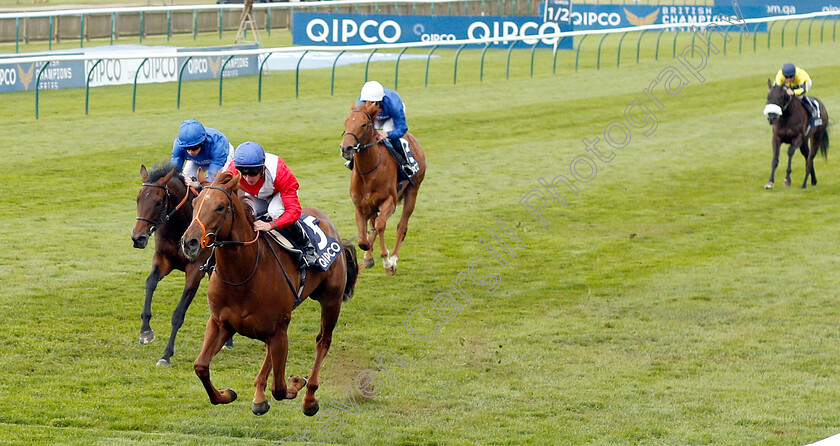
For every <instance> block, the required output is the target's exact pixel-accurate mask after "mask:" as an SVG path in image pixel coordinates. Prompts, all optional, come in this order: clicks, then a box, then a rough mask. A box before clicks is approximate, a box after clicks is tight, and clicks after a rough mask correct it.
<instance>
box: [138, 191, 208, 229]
mask: <svg viewBox="0 0 840 446" xmlns="http://www.w3.org/2000/svg"><path fill="white" fill-rule="evenodd" d="M184 185H185V186H186V184H184ZM142 186H143V187H157V188H160V189H163V190H164V193H165V194H166V202H165V204H164V206H163V209H161V210H160V213H159V214H158V218H157V219H156V220H151V219H148V218H145V217H139V216H138V217H137V220H140V221H145V222H147V223H150V224H151V225H152V227H151V229H149V234H152V233H153V232H155V229H157V227H158V226H159V225H162V224H163V223H165V222H167V221H169V219H170V218H172V216H173V215H175V213H176V212H178V209H181V206H183V205H184V203H186V202H187V198H189V196H190V192H192V193H194V194H196V195H198V193H197V192H196V190H195V189H193V188H192V187H189V186H187V191H186V192H185V193H184V199H183V200H181V202H180V203H178V205H177V206H175V208H173V209H172V212H169V208H170V207H171V206H172V195H171V194H170V193H169V186H168V185H166V184H164V185H163V186H161V185H160V184H155V183H143V184H142Z"/></svg>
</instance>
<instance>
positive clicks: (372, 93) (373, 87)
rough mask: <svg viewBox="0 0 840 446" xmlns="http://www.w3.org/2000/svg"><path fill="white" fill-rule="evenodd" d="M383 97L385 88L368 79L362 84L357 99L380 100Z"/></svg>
mask: <svg viewBox="0 0 840 446" xmlns="http://www.w3.org/2000/svg"><path fill="white" fill-rule="evenodd" d="M383 97H385V88H384V87H382V84H380V83H379V82H376V81H370V82H365V84H364V85H362V92H361V94H359V99H361V100H362V101H370V102H380V101H382V98H383Z"/></svg>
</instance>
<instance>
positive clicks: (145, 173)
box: [140, 164, 149, 183]
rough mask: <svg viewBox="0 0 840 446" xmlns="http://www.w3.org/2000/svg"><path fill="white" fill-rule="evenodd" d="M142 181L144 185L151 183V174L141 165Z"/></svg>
mask: <svg viewBox="0 0 840 446" xmlns="http://www.w3.org/2000/svg"><path fill="white" fill-rule="evenodd" d="M140 179H141V180H143V182H144V183H145V182H147V181H149V172H146V165H145V164H141V165H140Z"/></svg>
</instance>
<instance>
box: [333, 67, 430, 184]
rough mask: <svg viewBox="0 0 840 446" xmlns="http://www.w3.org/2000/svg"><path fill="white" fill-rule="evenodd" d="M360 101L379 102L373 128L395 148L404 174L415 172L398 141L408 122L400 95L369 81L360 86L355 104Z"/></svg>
mask: <svg viewBox="0 0 840 446" xmlns="http://www.w3.org/2000/svg"><path fill="white" fill-rule="evenodd" d="M362 102H376V103H378V104H379V114H377V115H376V116H373V117H372V118H373V126H374V128H376V129H377V130H378V131H379V136H380V138H382V139H387V140H388V142H389V143H390V144H391V147H393V148H394V149H395V150H394V152H395V153H396V155H397V163H398V164H399V165H400V169H402V171H403V172H404V173H405V174H406V176H408V177H411V176H412V175H414V174H415V173H417V172H416V171H415V169H413V168H412V166H411V164H410V163H409V162H408V160H407V157H406V153H405V151H404V150H403V147H402V144H401V143H400V138H402V137H403V135H405V133H406V132H407V131H408V124H406V122H405V104H403V101H402V98H401V97H400V95H399V94H397V92H396V91H394V90H391V89H388V88H385V87H383V86H382V84H380V83H379V82H377V81H370V82H366V83H365V84H364V85H363V86H362V91H361V93H360V94H359V100H358V102H357V104H361V103H362ZM345 164H349V162H348V163H345ZM348 167H350V166H349V165H348Z"/></svg>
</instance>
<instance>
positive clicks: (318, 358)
mask: <svg viewBox="0 0 840 446" xmlns="http://www.w3.org/2000/svg"><path fill="white" fill-rule="evenodd" d="M321 294H322V295H323V296H324V297H323V298H322V299H321V300H320V303H321V331H320V332H318V337H316V338H315V364H314V365H313V366H312V373H311V374H310V375H309V379H308V380H307V382H306V396H304V397H303V413H304V415H307V416H310V417H311V416H313V415H315V414H316V413H318V398H316V397H315V391H316V390H318V374H319V372H320V371H321V363H322V362H323V361H324V358H325V357H326V356H327V352H328V351H329V350H330V344H332V334H333V330H334V329H335V324H336V322H338V315H339V313H340V312H341V298H342V295H343V294H344V293H343V289H341V290H339V289H336V290H331V291H330V290H327V291H323V292H322V293H321Z"/></svg>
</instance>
